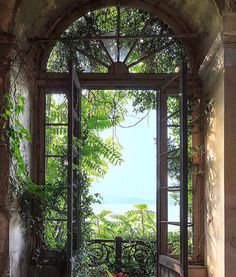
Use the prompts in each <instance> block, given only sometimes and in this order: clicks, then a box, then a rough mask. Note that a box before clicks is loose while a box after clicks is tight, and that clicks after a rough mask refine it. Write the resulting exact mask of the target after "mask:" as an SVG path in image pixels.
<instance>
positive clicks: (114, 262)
mask: <svg viewBox="0 0 236 277" xmlns="http://www.w3.org/2000/svg"><path fill="white" fill-rule="evenodd" d="M155 245H156V242H154V241H141V240H123V239H122V238H121V237H116V238H115V240H100V239H95V240H91V241H89V242H87V248H88V253H89V260H90V263H91V266H93V267H99V266H104V265H106V266H107V268H108V269H109V270H110V271H111V272H125V273H127V274H129V276H153V275H152V274H154V272H155V261H156V251H155V249H156V247H155Z"/></svg>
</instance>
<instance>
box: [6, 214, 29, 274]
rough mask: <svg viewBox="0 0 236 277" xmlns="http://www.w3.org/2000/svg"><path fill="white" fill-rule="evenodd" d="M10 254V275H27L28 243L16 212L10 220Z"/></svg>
mask: <svg viewBox="0 0 236 277" xmlns="http://www.w3.org/2000/svg"><path fill="white" fill-rule="evenodd" d="M9 241H10V244H9V256H10V276H11V277H25V276H27V264H28V260H27V244H26V241H25V229H24V226H23V223H22V221H21V219H20V215H19V214H18V213H17V212H16V213H15V214H13V215H12V217H11V220H10V230H9Z"/></svg>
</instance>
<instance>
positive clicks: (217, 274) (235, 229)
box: [200, 33, 236, 277]
mask: <svg viewBox="0 0 236 277" xmlns="http://www.w3.org/2000/svg"><path fill="white" fill-rule="evenodd" d="M200 75H201V78H202V80H203V84H204V93H205V98H206V100H207V101H209V103H208V106H207V107H206V108H207V110H208V116H207V118H206V132H205V133H206V140H205V141H206V144H205V146H206V149H205V150H206V168H205V180H206V181H205V203H206V205H205V207H206V210H205V241H206V251H205V254H206V255H205V262H206V265H207V268H208V276H209V277H232V276H235V272H236V37H234V34H231V35H229V33H227V35H224V34H219V35H218V37H217V39H216V41H215V43H214V44H213V46H212V48H211V50H210V51H209V53H208V55H207V57H206V59H205V63H203V65H202V68H201V70H200Z"/></svg>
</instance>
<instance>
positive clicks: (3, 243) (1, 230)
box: [0, 33, 14, 277]
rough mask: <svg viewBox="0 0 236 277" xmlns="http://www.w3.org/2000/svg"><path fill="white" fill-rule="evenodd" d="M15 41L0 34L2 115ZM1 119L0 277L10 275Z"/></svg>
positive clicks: (5, 146)
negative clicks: (12, 48)
mask: <svg viewBox="0 0 236 277" xmlns="http://www.w3.org/2000/svg"><path fill="white" fill-rule="evenodd" d="M13 43H14V39H13V37H12V36H11V35H9V34H7V33H1V34H0V53H1V55H0V114H2V113H4V106H5V98H4V96H5V94H6V93H7V89H8V72H9V68H10V63H11V61H10V55H11V50H10V49H11V47H12V44H13ZM4 123H5V122H4V120H3V118H2V117H0V276H3V277H5V276H8V274H9V223H10V215H9V209H8V204H7V202H8V201H7V199H8V193H9V147H8V140H7V138H6V136H5V132H4V129H3V124H4Z"/></svg>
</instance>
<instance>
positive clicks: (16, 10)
mask: <svg viewBox="0 0 236 277" xmlns="http://www.w3.org/2000/svg"><path fill="white" fill-rule="evenodd" d="M117 1H119V3H120V4H122V5H127V6H130V7H137V8H140V9H143V10H146V11H148V12H151V13H153V14H155V15H156V16H158V17H159V18H160V19H161V20H163V21H164V22H166V23H167V24H168V25H169V26H170V27H171V28H172V29H173V30H174V31H175V32H176V33H208V34H209V37H208V38H207V39H201V40H200V39H198V40H195V41H194V40H193V41H192V43H191V42H190V43H188V44H189V48H190V49H191V50H190V51H192V55H195V56H197V54H198V52H199V53H203V52H204V47H205V48H206V49H207V47H208V45H207V44H210V43H211V42H212V41H213V40H214V39H215V36H216V34H217V33H218V32H219V31H220V30H221V20H222V19H221V13H222V12H224V11H225V10H231V11H233V10H235V9H236V7H235V6H236V5H235V1H234V0H132V1H131V0H117ZM117 1H115V0H66V1H65V0H5V1H1V4H0V20H1V25H0V27H1V29H2V30H3V31H10V29H12V31H13V32H14V34H15V35H16V36H17V37H18V38H21V39H22V40H23V39H27V38H31V37H52V36H55V35H59V34H60V33H62V31H63V30H64V29H65V28H66V27H67V26H68V25H70V24H71V23H72V22H73V21H74V20H76V19H77V18H78V17H80V16H81V13H83V12H84V11H89V10H93V9H96V8H101V7H104V6H107V5H112V4H116V3H117Z"/></svg>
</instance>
